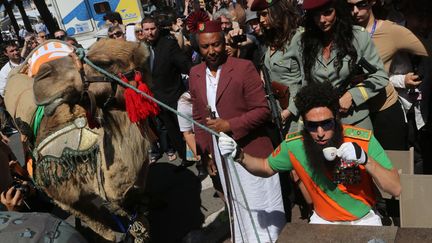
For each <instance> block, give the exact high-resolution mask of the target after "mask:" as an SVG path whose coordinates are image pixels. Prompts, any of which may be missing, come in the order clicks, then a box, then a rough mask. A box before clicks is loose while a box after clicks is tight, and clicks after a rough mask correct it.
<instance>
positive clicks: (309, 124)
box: [304, 118, 335, 132]
mask: <svg viewBox="0 0 432 243" xmlns="http://www.w3.org/2000/svg"><path fill="white" fill-rule="evenodd" d="M334 126H335V119H334V118H330V119H327V120H324V121H304V127H305V128H306V130H308V131H309V132H316V131H317V130H318V127H321V128H322V129H323V130H324V131H329V130H332V129H333V128H334Z"/></svg>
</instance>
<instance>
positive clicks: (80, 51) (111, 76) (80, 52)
mask: <svg viewBox="0 0 432 243" xmlns="http://www.w3.org/2000/svg"><path fill="white" fill-rule="evenodd" d="M76 54H77V56H78V57H79V59H80V60H81V62H84V63H86V64H87V65H89V66H90V67H92V68H94V69H95V70H96V71H98V72H99V73H101V74H103V75H105V76H106V77H107V78H108V79H110V80H112V81H113V82H114V81H115V82H117V84H118V85H121V86H122V87H124V88H130V89H132V90H133V91H135V92H136V93H138V94H140V95H142V96H144V97H145V98H147V99H149V100H151V101H153V102H155V103H156V104H158V105H159V106H161V107H163V108H165V109H167V110H168V111H170V112H172V113H174V114H176V115H178V116H181V117H183V118H184V119H186V120H188V121H190V122H192V123H193V124H194V125H196V126H198V127H200V128H201V129H203V130H204V131H206V132H208V133H210V134H212V135H214V136H216V138H219V137H220V135H219V133H217V132H215V131H213V130H211V129H210V128H208V127H206V126H205V125H203V124H201V123H199V122H197V121H195V120H194V119H192V118H191V117H188V116H187V115H185V114H183V113H182V112H178V111H177V110H175V109H173V108H171V107H170V106H168V105H167V104H165V103H163V102H162V101H160V100H158V99H156V98H154V97H152V96H150V95H148V94H146V93H145V92H142V91H141V90H139V89H138V88H136V87H135V86H133V85H131V84H129V83H126V82H123V81H122V80H121V79H120V78H119V77H117V76H116V75H114V74H112V73H109V72H108V71H106V70H104V69H103V68H101V67H99V66H97V65H96V64H94V63H93V62H92V61H91V60H90V59H88V58H87V57H86V55H85V50H84V49H83V48H78V49H76ZM224 161H225V163H228V162H227V161H228V160H222V163H224ZM233 163H234V162H233ZM232 167H233V171H234V175H235V177H236V180H237V182H238V185H239V187H240V192H241V194H242V197H243V200H244V203H245V207H246V210H247V211H248V215H249V217H250V220H251V222H252V227H253V230H254V233H255V237H256V238H257V242H261V240H260V237H259V235H258V231H257V228H256V222H255V220H254V219H253V217H252V212H251V209H250V207H249V203H248V201H247V199H246V195H245V192H244V189H243V186H242V184H241V180H240V177H239V175H238V171H237V168H236V166H235V164H233V165H232ZM228 176H229V175H225V177H228ZM231 217H234V216H231Z"/></svg>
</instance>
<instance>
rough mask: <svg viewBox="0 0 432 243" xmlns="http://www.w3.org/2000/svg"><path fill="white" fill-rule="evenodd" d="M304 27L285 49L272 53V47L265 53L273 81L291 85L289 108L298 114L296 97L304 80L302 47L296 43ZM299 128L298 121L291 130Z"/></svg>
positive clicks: (291, 126)
mask: <svg viewBox="0 0 432 243" xmlns="http://www.w3.org/2000/svg"><path fill="white" fill-rule="evenodd" d="M302 32H303V28H299V29H297V31H296V34H295V35H294V37H293V38H292V40H291V41H290V42H288V43H286V45H285V47H284V50H278V51H275V52H273V53H272V54H271V52H270V48H268V49H267V51H266V53H265V55H264V65H265V66H266V68H267V70H269V75H270V79H271V81H275V82H278V83H281V84H283V85H285V86H288V87H289V92H290V99H289V104H288V110H289V111H290V112H291V113H292V114H294V115H296V116H297V114H298V112H297V108H296V106H295V105H294V97H295V95H296V94H297V92H298V90H299V89H300V88H301V87H302V86H303V85H304V80H303V75H302V73H303V71H302V70H303V64H302V63H301V58H300V55H301V53H300V49H299V48H298V46H297V45H296V44H294V45H293V44H292V43H296V42H298V40H299V38H300V36H301V35H300V34H301V33H302ZM296 128H297V123H296V121H294V122H292V123H291V125H290V131H292V132H293V131H295V130H296Z"/></svg>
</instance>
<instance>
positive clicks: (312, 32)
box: [301, 0, 357, 81]
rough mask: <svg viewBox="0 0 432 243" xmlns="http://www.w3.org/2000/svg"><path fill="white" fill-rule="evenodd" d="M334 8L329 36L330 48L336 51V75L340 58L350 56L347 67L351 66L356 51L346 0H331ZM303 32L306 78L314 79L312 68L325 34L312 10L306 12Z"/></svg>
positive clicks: (338, 70) (340, 64) (340, 66)
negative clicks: (316, 21)
mask: <svg viewBox="0 0 432 243" xmlns="http://www.w3.org/2000/svg"><path fill="white" fill-rule="evenodd" d="M329 4H332V6H333V7H334V8H335V10H336V21H335V23H334V25H333V26H332V32H331V35H332V36H331V38H332V41H333V46H332V49H333V50H336V51H337V54H336V60H335V68H336V72H337V77H339V72H340V70H341V68H342V64H343V61H342V59H343V58H344V57H345V56H349V57H350V61H349V63H348V65H349V69H350V70H351V68H352V67H353V65H354V63H355V61H356V60H357V52H356V49H355V47H354V45H353V39H354V34H353V20H352V17H351V14H350V12H349V7H348V5H347V1H346V0H333V1H332V2H331V3H329ZM304 27H305V32H304V33H303V35H302V38H301V44H302V49H303V63H304V72H305V78H306V80H310V81H314V80H315V79H314V77H313V76H312V70H313V67H314V66H315V62H316V59H317V57H318V55H321V54H320V53H319V52H320V51H321V50H322V48H323V47H324V43H325V35H323V32H322V31H321V30H320V29H319V28H318V26H317V25H316V24H315V21H314V11H313V10H312V11H308V12H306V15H305V19H304Z"/></svg>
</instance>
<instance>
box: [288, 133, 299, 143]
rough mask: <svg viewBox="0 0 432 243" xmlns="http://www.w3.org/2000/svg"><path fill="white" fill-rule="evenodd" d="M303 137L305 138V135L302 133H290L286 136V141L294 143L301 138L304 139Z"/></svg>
mask: <svg viewBox="0 0 432 243" xmlns="http://www.w3.org/2000/svg"><path fill="white" fill-rule="evenodd" d="M302 137H303V135H302V134H301V132H293V133H288V134H287V135H286V136H285V141H286V142H289V141H293V140H296V139H299V138H302Z"/></svg>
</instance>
